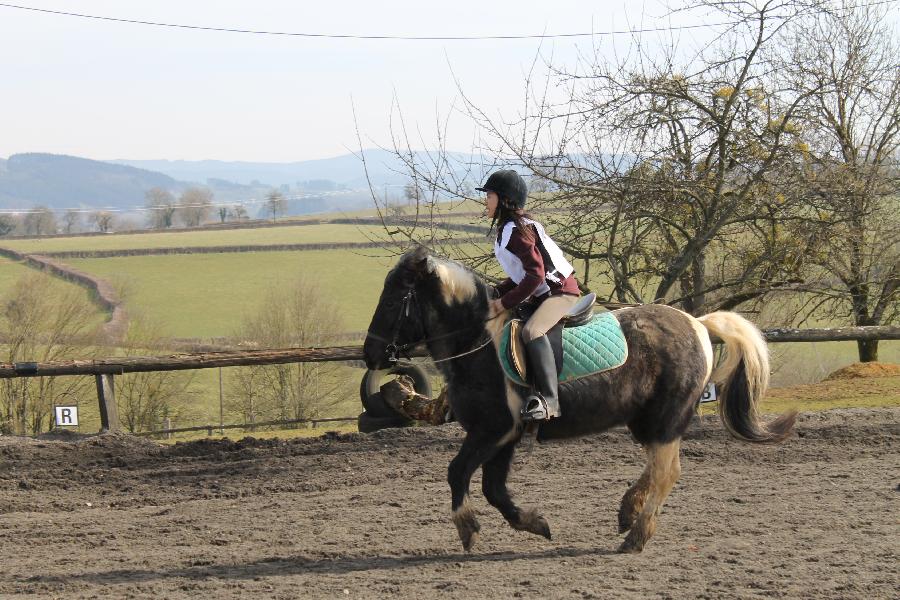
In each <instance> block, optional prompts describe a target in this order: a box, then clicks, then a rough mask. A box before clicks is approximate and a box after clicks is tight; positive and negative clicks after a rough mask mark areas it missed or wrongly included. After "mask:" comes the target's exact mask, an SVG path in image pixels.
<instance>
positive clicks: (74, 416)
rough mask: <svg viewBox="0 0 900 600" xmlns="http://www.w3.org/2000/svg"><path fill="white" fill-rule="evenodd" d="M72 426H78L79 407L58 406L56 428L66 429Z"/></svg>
mask: <svg viewBox="0 0 900 600" xmlns="http://www.w3.org/2000/svg"><path fill="white" fill-rule="evenodd" d="M70 425H78V407H77V406H57V407H56V426H57V427H65V426H70Z"/></svg>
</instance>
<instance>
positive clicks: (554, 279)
mask: <svg viewBox="0 0 900 600" xmlns="http://www.w3.org/2000/svg"><path fill="white" fill-rule="evenodd" d="M523 221H524V222H525V223H526V224H527V225H528V226H529V227H531V229H532V234H534V235H533V236H532V239H531V240H528V239H526V237H525V236H524V235H522V232H521V231H519V229H518V228H517V227H516V224H515V223H514V222H513V221H507V223H506V224H505V225H504V226H503V229H501V230H500V234H499V235H498V237H497V240H496V241H495V242H494V256H496V257H497V261H498V262H499V263H500V266H501V267H502V268H503V271H504V272H505V273H506V274H507V276H508V279H506V280H505V281H503V282H501V283H500V284H499V285H498V286H497V292H498V293H499V294H500V302H501V303H502V304H503V308H512V307H514V306H517V305H518V304H519V303H520V302H523V301H524V300H526V299H528V298H529V297H530V296H534V297H535V298H536V299H537V300H538V301H543V300H545V299H546V298H548V297H550V296H556V295H559V294H571V295H573V296H578V295H580V294H581V292H580V291H579V289H578V281H577V280H576V279H575V275H574V273H575V269H574V268H573V267H572V265H571V264H569V261H567V260H566V257H565V256H563V253H562V250H560V249H559V246H557V245H556V242H554V241H553V240H552V239H551V238H550V236H549V235H547V232H546V231H544V228H543V226H542V225H541V224H540V223H538V222H537V221H532V220H531V219H523Z"/></svg>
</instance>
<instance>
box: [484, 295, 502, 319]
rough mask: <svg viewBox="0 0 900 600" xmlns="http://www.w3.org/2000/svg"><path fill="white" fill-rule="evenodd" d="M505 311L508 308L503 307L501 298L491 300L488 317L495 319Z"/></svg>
mask: <svg viewBox="0 0 900 600" xmlns="http://www.w3.org/2000/svg"><path fill="white" fill-rule="evenodd" d="M505 311H506V309H505V308H503V303H502V302H500V299H499V298H498V299H497V300H491V301H490V303H489V304H488V318H489V319H493V318H494V317H496V316H497V315H499V314H502V313H503V312H505Z"/></svg>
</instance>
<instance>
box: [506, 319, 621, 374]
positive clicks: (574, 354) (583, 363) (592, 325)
mask: <svg viewBox="0 0 900 600" xmlns="http://www.w3.org/2000/svg"><path fill="white" fill-rule="evenodd" d="M511 325H512V323H511V322H510V323H507V324H506V325H504V326H503V332H502V333H501V334H500V363H501V364H502V365H503V371H504V372H505V373H506V376H507V377H508V378H509V379H510V380H511V381H513V382H514V383H517V384H519V385H523V386H524V385H528V384H527V383H526V382H525V381H523V380H522V378H521V377H520V376H519V372H518V370H517V369H516V368H515V366H513V364H512V361H511V360H510V351H509V350H510V348H509V336H510V329H511ZM562 350H563V361H562V371H561V372H560V374H559V381H560V382H563V381H571V380H572V379H578V378H580V377H587V376H588V375H593V374H594V373H600V372H601V371H608V370H610V369H615V368H616V367H621V366H622V365H623V364H625V360H626V359H627V358H628V343H627V342H626V341H625V336H624V335H623V334H622V327H621V325H619V321H618V320H616V318H615V317H614V316H613V313H611V312H602V313H599V314H596V315H594V318H593V319H591V320H590V321H589V322H588V323H586V324H585V325H581V326H579V327H566V328H564V329H563V334H562Z"/></svg>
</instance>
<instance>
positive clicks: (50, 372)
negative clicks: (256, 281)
mask: <svg viewBox="0 0 900 600" xmlns="http://www.w3.org/2000/svg"><path fill="white" fill-rule="evenodd" d="M763 334H764V335H765V337H766V340H767V341H768V342H772V343H780V342H835V341H857V340H900V327H897V326H893V325H882V326H871V327H838V328H827V329H789V328H775V329H765V330H763ZM713 341H714V342H719V341H720V340H717V339H715V338H713ZM413 356H427V354H426V352H425V350H424V349H419V350H417V351H416V352H414V353H413ZM362 360H363V352H362V346H334V347H329V348H288V349H283V350H243V351H228V352H200V353H193V354H174V355H169V356H141V357H113V358H101V359H95V360H67V361H58V362H46V363H38V362H18V363H0V379H9V378H14V377H49V376H60V375H93V376H94V378H95V382H96V386H97V399H98V402H99V405H100V425H101V431H114V430H116V429H118V428H119V420H118V414H117V411H116V402H115V386H114V381H113V378H114V377H115V376H116V375H121V374H124V373H139V372H146V371H181V370H190V369H212V368H215V367H238V366H254V365H276V364H286V363H297V362H359V361H362ZM203 429H208V427H207V426H202V427H200V429H199V430H201V431H202V430H203Z"/></svg>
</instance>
